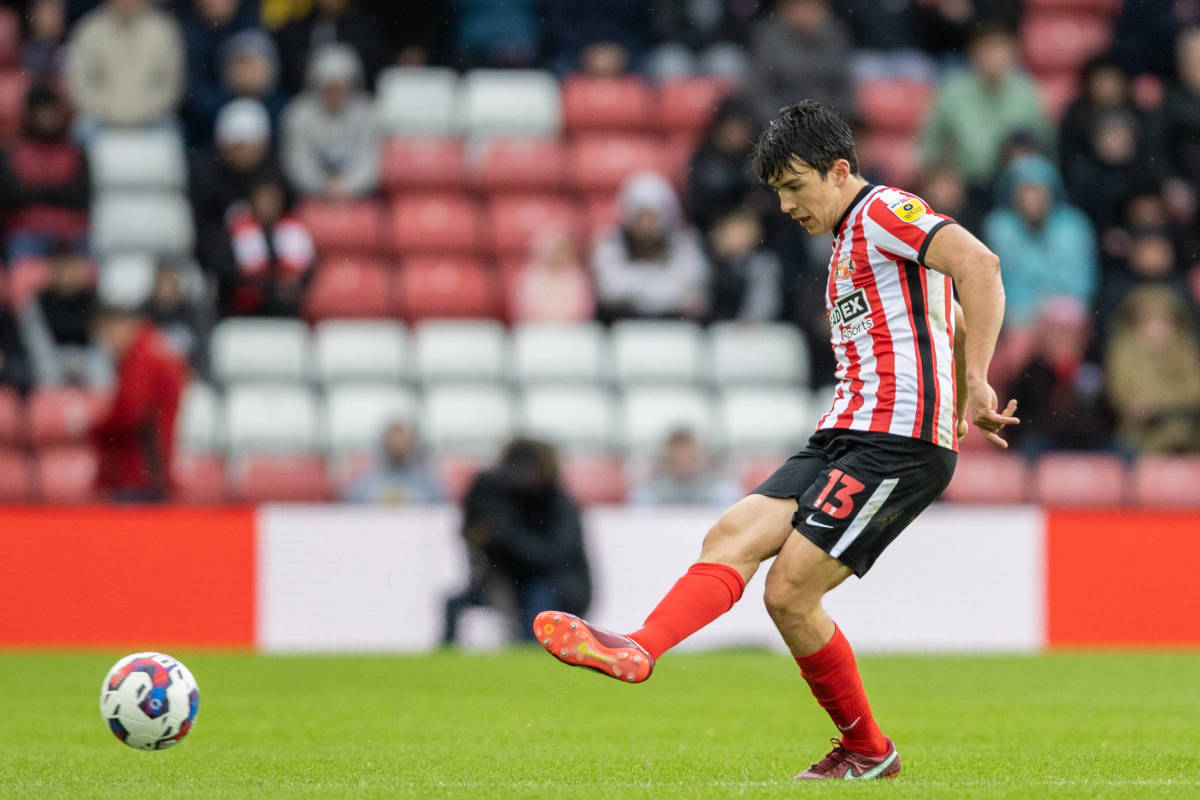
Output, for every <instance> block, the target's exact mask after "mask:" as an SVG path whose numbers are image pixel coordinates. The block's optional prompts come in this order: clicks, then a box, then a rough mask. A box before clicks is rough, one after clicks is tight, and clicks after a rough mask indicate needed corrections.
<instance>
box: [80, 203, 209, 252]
mask: <svg viewBox="0 0 1200 800" xmlns="http://www.w3.org/2000/svg"><path fill="white" fill-rule="evenodd" d="M194 236H195V232H194V231H193V229H192V210H191V207H190V206H189V205H188V202H187V200H186V199H185V198H184V196H183V195H182V194H180V193H178V192H146V191H139V192H126V191H119V192H117V191H114V192H102V193H101V194H100V195H99V196H98V197H97V198H96V199H95V200H94V201H93V203H92V215H91V241H92V246H93V247H94V248H95V249H96V252H97V253H98V254H99V255H101V256H108V255H112V254H114V253H129V252H148V253H156V254H162V255H183V254H185V253H189V252H191V249H192V242H193V237H194Z"/></svg>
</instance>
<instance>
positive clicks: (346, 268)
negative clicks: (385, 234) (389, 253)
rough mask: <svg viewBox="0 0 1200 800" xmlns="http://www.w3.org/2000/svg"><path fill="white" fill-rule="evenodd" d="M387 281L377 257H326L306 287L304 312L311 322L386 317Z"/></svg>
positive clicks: (383, 266)
mask: <svg viewBox="0 0 1200 800" xmlns="http://www.w3.org/2000/svg"><path fill="white" fill-rule="evenodd" d="M390 281H391V275H390V270H389V269H388V267H387V266H386V265H385V264H384V263H383V262H382V261H379V260H377V259H368V258H350V257H347V258H335V259H330V260H328V261H326V262H325V263H323V264H322V265H321V266H320V268H319V269H318V270H317V274H316V276H315V277H314V278H313V282H312V284H311V285H310V286H309V287H308V293H307V295H305V298H304V315H305V316H306V317H307V318H308V319H309V320H312V321H314V322H319V321H321V320H323V319H329V318H331V317H386V316H387V315H388V309H389V304H388V291H389V287H390Z"/></svg>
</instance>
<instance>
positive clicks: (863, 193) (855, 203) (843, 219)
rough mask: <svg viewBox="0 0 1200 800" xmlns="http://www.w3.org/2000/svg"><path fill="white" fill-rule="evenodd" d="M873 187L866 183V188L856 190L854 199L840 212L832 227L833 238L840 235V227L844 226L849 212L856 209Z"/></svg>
mask: <svg viewBox="0 0 1200 800" xmlns="http://www.w3.org/2000/svg"><path fill="white" fill-rule="evenodd" d="M874 189H875V185H874V184H872V183H868V184H867V185H866V186H864V187H862V188H861V189H859V190H858V194H856V195H854V199H853V200H851V201H850V205H848V206H846V210H845V211H843V212H842V216H841V217H840V218H839V219H838V221H837V225H834V226H833V236H834V238H835V239H836V238H837V237H839V236H841V235H842V226H843V225H845V224H846V217H848V216H850V212H851V211H853V210H854V209H855V208H857V207H858V204H859V203H861V202H862V201H863V198H864V197H866V196H867V195H869V194H870V193H871V192H872V191H874Z"/></svg>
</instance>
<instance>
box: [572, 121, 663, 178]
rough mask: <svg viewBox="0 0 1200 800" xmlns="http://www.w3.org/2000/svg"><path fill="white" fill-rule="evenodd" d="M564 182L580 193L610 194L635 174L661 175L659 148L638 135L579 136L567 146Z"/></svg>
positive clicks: (647, 138)
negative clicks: (565, 180)
mask: <svg viewBox="0 0 1200 800" xmlns="http://www.w3.org/2000/svg"><path fill="white" fill-rule="evenodd" d="M567 165H568V168H567V179H568V182H569V183H570V184H571V185H572V186H574V187H575V188H576V189H578V190H580V191H583V192H596V193H600V192H614V191H616V190H617V188H619V187H620V185H621V182H622V181H624V180H625V178H627V177H629V176H630V175H632V174H633V173H635V172H643V171H647V170H649V171H654V172H659V173H662V172H664V169H663V152H662V145H661V144H660V143H659V141H658V140H657V139H654V138H651V137H649V136H642V135H637V134H633V135H619V134H609V135H599V134H593V135H590V136H581V137H579V138H577V139H576V140H575V142H574V144H572V145H571V150H570V153H569V155H568V158H567Z"/></svg>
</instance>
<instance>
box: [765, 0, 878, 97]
mask: <svg viewBox="0 0 1200 800" xmlns="http://www.w3.org/2000/svg"><path fill="white" fill-rule="evenodd" d="M750 54H751V59H752V60H753V63H754V77H753V81H752V82H751V85H750V90H751V92H752V95H751V99H752V100H753V102H754V108H755V111H756V112H757V113H758V116H759V117H761V118H762V119H770V118H772V117H774V116H775V114H777V113H778V112H779V109H781V108H783V107H784V106H790V105H795V104H796V103H798V102H800V101H801V100H804V99H805V98H808V99H812V100H819V101H821V102H822V103H825V104H827V105H829V106H832V107H833V108H835V109H837V110H838V111H839V112H840V113H841V114H842V115H843V116H850V115H851V114H853V112H854V91H853V86H852V85H851V74H850V60H851V56H852V55H853V50H852V45H851V41H850V36H849V34H848V33H847V32H846V29H845V28H844V27H843V25H842V23H841V22H840V21H839V20H838V19H836V18H835V17H834V16H833V13H832V12H831V11H830V10H829V3H828V2H827V0H779V3H778V4H777V5H776V6H775V10H774V11H773V12H772V13H771V15H770V16H769V17H767V18H766V19H763V20H762V21H760V22H759V23H758V25H756V26H755V29H754V32H753V34H752V35H751V37H750Z"/></svg>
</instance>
